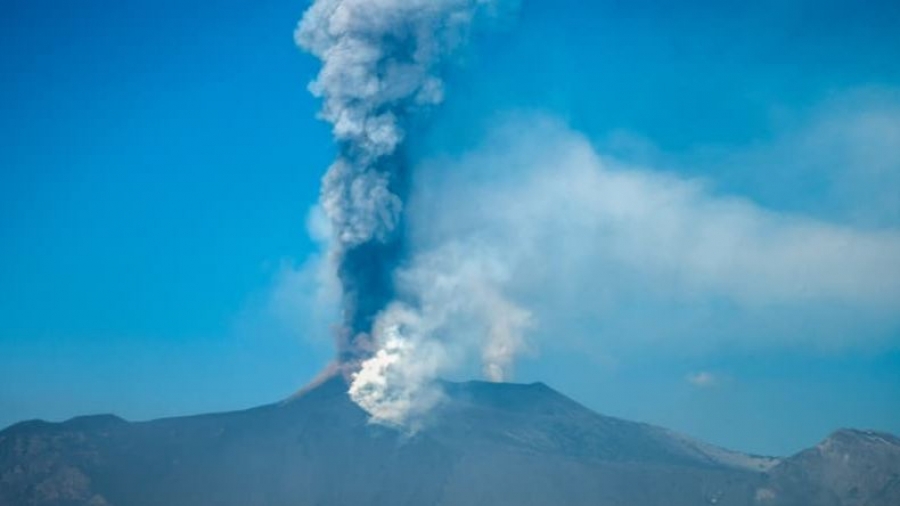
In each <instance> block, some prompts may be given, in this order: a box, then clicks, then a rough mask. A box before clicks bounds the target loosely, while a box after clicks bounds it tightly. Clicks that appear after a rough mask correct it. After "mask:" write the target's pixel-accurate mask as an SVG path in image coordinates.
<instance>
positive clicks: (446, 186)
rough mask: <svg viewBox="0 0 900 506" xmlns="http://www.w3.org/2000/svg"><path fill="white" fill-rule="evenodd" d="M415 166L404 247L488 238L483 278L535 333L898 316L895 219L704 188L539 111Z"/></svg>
mask: <svg viewBox="0 0 900 506" xmlns="http://www.w3.org/2000/svg"><path fill="white" fill-rule="evenodd" d="M417 174H418V176H419V179H418V181H417V184H416V188H415V191H414V197H413V199H411V203H410V217H411V220H412V223H411V227H412V230H413V232H412V242H413V244H414V248H417V249H420V250H426V251H427V250H429V249H431V248H433V247H435V245H440V244H443V243H445V242H446V241H448V240H457V241H462V240H472V241H477V242H478V243H479V244H481V245H482V251H499V252H502V256H500V257H499V258H501V259H502V260H503V265H504V268H505V269H506V270H507V273H508V275H507V276H506V277H505V278H504V280H505V281H504V282H502V283H500V284H499V285H498V286H497V289H498V290H499V291H501V292H503V293H505V294H507V295H508V296H509V297H512V298H514V299H515V300H517V301H519V302H520V303H521V304H523V305H524V306H525V307H527V308H528V309H529V310H530V311H531V312H532V313H533V316H534V319H535V320H536V321H537V322H539V324H540V326H539V329H538V330H539V332H536V335H535V336H534V338H535V339H536V340H538V341H539V342H540V344H541V346H542V347H555V346H568V347H571V346H578V347H579V349H587V350H595V351H596V353H597V354H598V356H608V355H607V354H608V353H626V354H627V353H628V352H629V351H630V350H643V351H646V350H648V347H650V348H652V349H656V350H660V349H668V350H673V351H676V352H697V351H701V350H710V349H721V348H734V347H761V346H763V347H771V346H779V347H785V346H802V347H804V348H809V347H815V348H819V349H826V348H835V347H838V348H846V347H856V348H859V347H871V346H884V345H886V344H887V343H890V342H891V340H892V339H895V336H896V330H897V329H898V328H900V317H898V315H900V268H898V264H897V259H898V258H900V231H898V230H896V229H875V230H872V229H863V228H854V227H852V226H849V225H840V224H833V223H828V222H825V221H822V220H819V219H814V218H810V217H805V216H803V215H800V214H790V213H779V212H773V211H770V210H767V209H765V208H762V207H760V206H758V205H756V204H754V203H753V202H751V201H749V200H746V199H743V198H739V197H733V196H727V195H719V194H717V193H716V192H715V191H713V190H712V189H711V187H710V186H709V185H708V184H707V183H705V182H704V181H701V180H697V179H687V178H682V177H678V176H675V175H672V174H667V173H664V172H659V171H654V170H650V169H646V168H643V167H640V166H634V165H630V164H628V163H624V162H621V161H617V160H614V159H610V158H607V157H604V156H602V155H600V154H598V153H597V152H596V150H595V149H594V147H593V146H592V145H591V143H590V142H589V141H588V140H587V139H586V138H584V137H583V136H582V135H580V134H578V133H576V132H573V131H571V130H569V129H568V128H566V127H565V126H564V125H562V124H560V123H558V122H555V121H553V120H549V119H547V118H541V117H519V118H515V119H513V120H511V121H508V122H507V123H506V124H505V126H504V127H502V128H500V129H499V133H498V134H496V135H495V136H494V137H493V138H491V139H490V140H488V141H487V142H486V144H485V146H484V147H483V148H482V149H480V150H478V151H477V152H475V153H472V154H469V155H467V156H464V157H462V158H461V159H457V160H443V161H436V162H433V163H431V164H429V165H428V166H426V167H422V168H420V169H419V170H418V171H417ZM477 254H478V253H477V251H475V252H473V253H470V255H477Z"/></svg>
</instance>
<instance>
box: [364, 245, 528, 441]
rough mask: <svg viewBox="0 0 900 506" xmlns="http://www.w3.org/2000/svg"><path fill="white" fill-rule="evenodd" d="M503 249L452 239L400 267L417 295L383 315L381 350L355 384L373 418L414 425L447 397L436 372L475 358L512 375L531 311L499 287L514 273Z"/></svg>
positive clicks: (378, 330)
mask: <svg viewBox="0 0 900 506" xmlns="http://www.w3.org/2000/svg"><path fill="white" fill-rule="evenodd" d="M498 253H499V252H495V251H493V252H492V251H487V250H484V249H481V248H479V247H478V246H477V245H476V244H474V243H467V244H462V243H455V242H450V243H447V244H445V245H442V246H441V247H440V248H437V249H436V250H433V251H430V252H427V253H424V254H421V255H419V256H417V257H416V258H415V259H414V260H413V262H412V265H411V266H410V267H409V268H407V269H404V270H402V271H400V272H398V273H397V278H398V280H397V281H398V289H399V290H400V291H401V292H402V293H403V294H404V296H405V297H406V298H409V299H411V300H415V301H416V303H415V305H407V304H402V303H394V304H392V305H391V306H390V307H388V308H387V309H386V310H385V311H384V312H382V313H381V314H380V315H379V317H378V321H377V323H376V325H375V329H374V331H373V335H374V337H375V341H376V347H377V349H378V351H377V353H376V354H375V356H373V357H372V358H370V359H368V360H366V361H365V362H363V364H362V368H361V370H360V371H359V372H358V373H357V374H356V375H355V376H354V379H353V383H352V385H351V388H350V395H351V397H352V398H353V399H354V400H355V401H356V402H357V403H358V404H359V405H360V406H362V407H363V408H365V409H366V410H367V411H368V412H369V413H371V414H372V416H373V419H374V420H376V421H380V422H386V423H390V424H394V425H403V426H407V427H413V428H415V426H416V425H417V424H419V423H421V419H422V417H423V416H424V414H426V413H427V412H428V410H429V409H430V408H432V407H433V406H434V404H435V403H437V402H438V401H439V400H440V398H441V397H440V393H439V390H438V389H437V388H436V387H435V386H434V384H433V382H434V380H435V379H437V378H438V377H439V376H441V375H442V374H447V373H452V372H456V371H458V370H459V369H460V368H462V367H464V366H465V365H466V364H467V363H469V362H471V361H473V360H477V361H479V362H480V363H481V368H482V372H483V374H484V375H485V376H486V377H487V378H489V379H491V380H494V381H502V380H504V379H507V378H509V376H510V375H511V372H512V371H511V369H512V365H513V362H514V360H515V358H516V356H517V355H519V354H520V353H522V352H523V351H525V350H527V346H526V342H525V336H524V334H525V332H526V330H527V329H528V328H529V327H530V325H531V323H532V321H531V320H532V319H531V315H530V313H529V312H528V311H526V310H524V309H522V308H521V307H519V306H517V305H516V304H515V303H514V302H512V301H511V300H510V299H508V298H507V297H506V296H504V294H503V293H502V291H501V290H500V286H502V285H504V284H505V283H507V282H508V275H509V273H508V271H507V270H506V268H505V265H504V262H503V261H502V260H501V259H502V257H501V256H500V255H499V254H498Z"/></svg>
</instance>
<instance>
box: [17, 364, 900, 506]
mask: <svg viewBox="0 0 900 506" xmlns="http://www.w3.org/2000/svg"><path fill="white" fill-rule="evenodd" d="M445 390H446V393H447V399H448V400H447V402H445V403H444V404H443V405H442V407H441V408H440V409H439V410H438V411H437V412H435V413H434V416H433V419H432V420H430V423H428V424H426V428H425V429H423V430H422V431H420V432H418V433H416V434H412V435H411V434H407V433H403V432H401V431H396V430H393V429H390V428H386V427H382V426H377V425H372V424H369V423H368V421H367V417H366V414H365V413H364V412H363V411H362V410H360V409H359V408H358V407H357V406H356V405H355V404H353V403H352V402H351V401H350V400H349V399H348V398H347V395H346V393H345V392H346V385H345V384H344V383H343V382H342V381H341V380H339V379H333V380H331V381H328V382H326V383H323V384H322V385H320V386H318V387H316V388H314V389H312V390H309V391H307V392H305V393H304V394H303V395H300V396H298V397H296V398H293V399H291V400H289V401H286V402H283V403H279V404H273V405H269V406H263V407H260V408H256V409H251V410H247V411H241V412H234V413H222V414H212V415H203V416H195V417H185V418H173V419H165V420H156V421H152V422H142V423H129V422H125V421H124V420H121V419H119V418H116V417H114V416H95V417H81V418H76V419H72V420H70V421H68V422H65V423H61V424H51V423H46V422H25V423H21V424H18V425H14V426H12V427H10V428H9V429H6V430H5V431H3V432H0V506H7V505H9V506H13V505H14V506H20V505H21V506H25V505H35V506H38V505H40V506H44V505H54V506H69V505H72V506H74V505H94V506H103V505H115V506H145V505H146V506H149V505H153V506H182V505H183V506H203V505H216V506H230V505H234V506H238V505H240V506H253V505H260V506H262V505H266V506H280V505H294V506H306V505H352V506H362V505H390V506H400V505H416V506H419V505H444V506H455V505H460V506H462V505H466V506H475V505H491V506H504V505H515V506H528V505H563V504H565V505H574V506H578V505H599V506H602V505H617V506H681V505H684V506H687V505H702V504H717V505H733V506H748V505H756V504H773V505H779V506H780V505H788V504H790V505H794V504H797V505H800V504H803V505H805V506H816V505H819V504H821V505H840V506H857V505H858V506H863V505H866V506H887V505H891V506H896V505H898V504H900V500H898V497H900V485H898V481H897V474H896V473H897V469H898V468H897V462H898V460H897V458H898V447H897V440H896V439H894V438H892V437H891V436H888V435H884V434H874V433H857V432H850V431H844V432H839V433H837V434H836V435H835V436H833V437H832V438H829V440H827V441H826V442H824V443H822V444H821V445H819V446H818V447H817V448H815V449H812V450H808V451H807V452H803V453H801V454H798V455H797V456H795V457H792V458H790V459H786V460H785V461H783V462H780V463H779V462H778V461H776V460H774V459H766V458H760V457H751V456H747V455H743V454H739V453H735V452H729V451H726V450H723V449H720V448H716V447H713V446H710V445H706V444H704V443H701V442H698V441H695V440H691V439H689V438H686V437H683V436H680V435H678V434H674V433H672V432H670V431H667V430H664V429H661V428H658V427H653V426H648V425H644V424H638V423H633V422H628V421H624V420H619V419H615V418H609V417H604V416H601V415H598V414H596V413H594V412H592V411H590V410H588V409H586V408H584V407H583V406H581V405H579V404H577V403H576V402H574V401H572V400H570V399H568V398H566V397H564V396H562V395H560V394H558V393H557V392H555V391H553V390H552V389H550V388H548V387H547V386H545V385H543V384H533V385H513V384H489V383H480V382H471V383H463V384H454V383H447V384H445ZM847 455H849V457H847ZM776 464H777V465H776ZM773 466H774V467H773Z"/></svg>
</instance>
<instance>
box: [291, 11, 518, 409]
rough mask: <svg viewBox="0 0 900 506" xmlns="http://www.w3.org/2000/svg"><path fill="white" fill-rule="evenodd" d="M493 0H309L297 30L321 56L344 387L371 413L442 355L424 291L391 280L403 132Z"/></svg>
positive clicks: (319, 84)
mask: <svg viewBox="0 0 900 506" xmlns="http://www.w3.org/2000/svg"><path fill="white" fill-rule="evenodd" d="M500 1H501V0H316V1H315V2H313V4H312V6H311V7H310V8H309V10H308V11H307V12H306V13H305V15H304V16H303V18H302V20H301V21H300V23H299V25H298V27H297V30H296V32H295V39H296V42H297V44H298V45H299V46H300V47H302V48H303V49H305V50H307V51H308V52H310V53H312V54H313V55H315V56H316V57H317V58H319V59H320V60H321V61H322V69H321V71H320V72H319V74H318V76H317V77H316V79H315V80H314V81H313V82H312V84H311V85H310V87H309V89H310V91H311V92H312V93H313V94H314V95H316V96H317V97H319V98H321V99H322V101H323V107H322V111H321V115H320V116H321V118H322V119H324V120H326V121H328V122H329V123H331V125H332V131H333V135H334V138H335V141H336V143H337V145H338V156H337V159H336V160H335V161H334V163H333V164H332V165H331V167H330V168H329V169H328V172H327V173H326V175H325V177H324V178H323V180H322V189H321V197H320V201H319V205H320V207H321V209H322V210H323V211H324V213H325V214H326V216H327V217H328V219H329V220H330V224H331V229H332V230H331V232H332V234H331V235H332V237H331V241H330V246H329V249H330V251H329V257H330V261H331V262H332V264H333V266H334V268H335V269H336V273H337V277H338V279H339V281H340V285H341V291H342V312H343V315H342V322H341V329H340V330H339V332H338V334H339V335H338V343H337V346H338V361H339V363H340V365H341V366H342V369H343V370H344V371H345V373H349V374H350V375H351V377H352V379H353V383H354V385H353V386H352V387H351V395H353V396H354V399H356V400H357V401H358V402H359V403H360V405H362V406H363V407H364V408H366V409H367V410H369V412H370V413H373V417H374V418H375V419H384V420H391V421H395V422H400V421H402V420H404V419H405V417H406V415H405V414H403V413H398V412H397V409H400V410H401V411H403V409H402V408H397V406H396V405H394V406H392V407H388V405H389V404H391V402H390V399H395V398H396V397H397V396H398V395H400V396H404V395H405V396H406V397H408V398H410V399H412V398H414V399H412V400H415V401H417V402H418V401H419V400H420V399H421V398H423V397H424V394H422V392H423V391H424V390H423V389H424V385H425V384H426V383H428V381H429V380H431V379H433V378H434V376H435V375H436V374H437V373H438V372H439V369H440V367H439V365H438V362H443V360H442V359H439V358H438V355H439V353H438V354H437V355H435V353H436V352H435V351H434V350H437V349H438V348H441V347H442V345H440V344H439V343H438V341H436V340H433V339H432V337H433V336H432V333H433V332H434V331H435V330H436V328H438V327H440V325H439V324H437V323H435V322H431V321H429V318H430V317H431V315H430V313H429V312H428V311H427V310H424V309H423V308H422V306H421V303H422V301H423V300H425V299H428V296H426V295H424V294H423V293H420V292H416V291H413V290H406V291H405V292H404V293H400V292H398V289H397V286H395V278H396V275H397V270H398V267H399V266H400V265H401V264H402V263H403V262H407V261H409V258H410V257H411V256H413V255H411V254H410V252H409V251H408V248H407V245H406V244H405V242H404V226H403V224H404V203H405V200H406V198H407V194H408V186H409V178H410V164H409V161H408V159H407V157H406V156H405V153H404V152H405V149H404V140H405V138H406V132H407V129H408V128H409V127H410V125H411V123H412V121H413V120H414V118H415V116H416V115H417V113H419V112H421V111H422V110H423V109H427V108H428V107H431V106H435V105H437V104H439V103H440V102H441V101H442V100H443V96H444V86H443V81H442V80H441V76H440V73H441V67H442V63H443V61H444V59H445V57H446V56H447V55H449V54H450V53H451V52H452V51H453V50H454V49H455V48H457V47H458V46H459V45H460V44H461V43H462V42H463V41H464V40H465V39H466V35H467V32H468V31H469V29H470V27H471V25H472V23H473V21H474V20H475V18H476V17H477V16H478V15H480V14H482V13H486V12H490V11H493V10H494V9H495V8H496V7H497V4H498V3H499V2H500ZM399 315H403V316H402V317H401V316H399ZM509 326H510V325H509V323H507V322H499V323H497V324H495V325H493V327H492V335H498V336H502V339H505V340H506V341H507V342H513V341H515V340H516V339H518V338H517V337H515V336H513V334H512V333H511V331H510V330H509ZM489 341H491V342H493V341H494V340H489ZM425 342H428V343H431V344H432V345H430V346H425V345H424V343H425ZM426 348H427V349H429V350H431V351H429V356H430V357H431V359H430V361H429V360H426V361H425V364H431V365H430V366H427V365H426V366H423V365H422V363H421V362H420V363H419V364H418V365H417V366H416V367H417V368H418V369H419V371H418V372H416V371H413V370H411V362H410V359H411V358H412V357H413V356H415V357H416V358H415V359H416V360H421V359H422V357H421V356H419V354H421V353H424V352H423V351H422V350H424V349H426ZM509 348H510V346H509V345H508V343H507V344H503V343H501V344H495V345H489V346H486V347H485V356H486V357H490V360H491V361H492V364H491V365H489V366H485V367H486V368H487V369H488V370H489V371H490V375H491V376H493V377H500V375H501V371H502V369H503V368H505V367H508V366H507V364H506V363H505V362H506V360H507V359H506V358H505V357H506V356H508V355H510V353H508V351H507V350H508V349H509ZM412 350H417V351H415V352H413V351H412ZM398 356H403V357H404V359H402V360H400V359H397V357H398ZM386 357H387V359H388V362H389V365H384V361H385V359H386ZM377 364H381V365H382V366H381V367H379V366H377ZM423 367H424V369H423ZM401 368H403V371H399V369H401ZM398 389H399V390H398ZM398 391H403V392H402V393H400V394H398V393H397V392H398ZM411 392H412V393H411ZM354 393H355V395H354ZM364 399H365V400H364ZM410 399H407V400H410ZM420 404H421V403H420ZM426 404H427V403H426ZM384 411H391V413H390V414H386V413H384ZM406 411H409V410H406Z"/></svg>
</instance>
